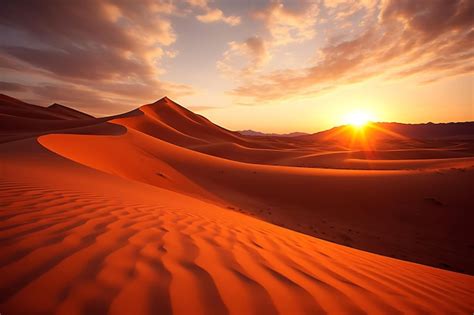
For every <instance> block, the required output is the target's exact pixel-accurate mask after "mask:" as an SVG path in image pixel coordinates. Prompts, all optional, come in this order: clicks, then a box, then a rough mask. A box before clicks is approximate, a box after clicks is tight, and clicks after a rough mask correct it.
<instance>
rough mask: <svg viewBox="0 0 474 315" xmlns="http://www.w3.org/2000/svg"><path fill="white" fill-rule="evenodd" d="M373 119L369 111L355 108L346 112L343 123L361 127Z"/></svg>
mask: <svg viewBox="0 0 474 315" xmlns="http://www.w3.org/2000/svg"><path fill="white" fill-rule="evenodd" d="M373 119H374V116H373V115H372V114H371V113H369V112H367V111H363V110H357V111H353V112H350V113H348V114H347V115H346V116H345V118H344V123H345V124H349V125H352V126H354V127H357V128H361V127H363V126H365V125H367V123H368V122H370V121H371V120H373Z"/></svg>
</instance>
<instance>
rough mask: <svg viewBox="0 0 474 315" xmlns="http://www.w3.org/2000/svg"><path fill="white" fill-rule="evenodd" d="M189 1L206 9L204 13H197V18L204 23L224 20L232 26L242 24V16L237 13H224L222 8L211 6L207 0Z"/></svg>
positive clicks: (203, 9) (194, 5)
mask: <svg viewBox="0 0 474 315" xmlns="http://www.w3.org/2000/svg"><path fill="white" fill-rule="evenodd" d="M187 3H188V4H189V5H191V6H193V7H197V8H199V9H201V10H202V11H204V13H203V14H199V15H196V19H197V20H198V21H200V22H202V23H215V22H224V23H226V24H229V25H231V26H236V25H239V24H240V21H241V19H240V17H239V16H235V15H229V16H226V15H224V12H222V10H220V9H217V8H211V7H210V6H209V3H208V1H207V0H188V1H187Z"/></svg>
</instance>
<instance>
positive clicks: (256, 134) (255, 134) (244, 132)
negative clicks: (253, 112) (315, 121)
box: [237, 129, 309, 137]
mask: <svg viewBox="0 0 474 315" xmlns="http://www.w3.org/2000/svg"><path fill="white" fill-rule="evenodd" d="M237 132H238V133H240V134H241V135H244V136H251V137H299V136H305V135H309V133H306V132H290V133H265V132H260V131H255V130H251V129H247V130H239V131H237Z"/></svg>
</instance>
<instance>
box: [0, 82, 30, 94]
mask: <svg viewBox="0 0 474 315" xmlns="http://www.w3.org/2000/svg"><path fill="white" fill-rule="evenodd" d="M27 90H28V88H27V87H26V86H24V85H23V84H19V83H15V82H5V81H0V91H5V92H24V91H27Z"/></svg>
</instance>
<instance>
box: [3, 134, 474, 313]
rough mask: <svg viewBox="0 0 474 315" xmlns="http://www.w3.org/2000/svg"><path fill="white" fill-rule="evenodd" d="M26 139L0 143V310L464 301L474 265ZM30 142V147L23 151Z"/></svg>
mask: <svg viewBox="0 0 474 315" xmlns="http://www.w3.org/2000/svg"><path fill="white" fill-rule="evenodd" d="M33 141H34V140H22V141H18V142H14V143H11V144H9V148H10V149H11V151H10V152H14V151H16V154H12V153H5V152H2V156H1V157H2V160H3V161H8V162H9V163H8V164H6V165H4V167H3V169H2V178H3V179H2V181H1V184H0V185H1V194H2V196H1V197H2V198H1V200H2V208H3V211H2V221H1V231H2V234H1V235H2V253H3V254H2V259H1V269H0V275H1V277H0V278H1V279H2V281H1V292H2V294H1V295H0V296H1V297H2V300H1V303H2V304H1V309H2V312H6V313H10V314H15V313H21V312H23V313H36V314H39V313H44V314H47V313H53V312H54V313H57V314H76V313H86V314H103V313H107V312H109V313H111V314H131V313H132V314H150V313H159V314H167V313H174V314H190V313H192V314H227V313H229V314H274V313H275V314H276V313H282V314H319V313H325V312H329V313H334V314H341V313H351V314H357V313H371V314H373V313H399V312H405V313H432V314H446V313H453V312H454V313H467V312H470V311H471V309H472V306H473V305H472V302H471V300H470V298H471V297H472V294H473V284H474V280H473V277H472V276H468V275H462V274H458V273H453V272H449V271H443V270H439V269H434V268H431V267H426V266H422V265H418V264H413V263H408V262H403V261H400V260H395V259H391V258H386V257H383V256H378V255H373V254H369V253H366V252H362V251H358V250H354V249H351V248H347V247H343V246H339V245H336V244H332V243H328V242H325V241H322V240H319V239H317V238H313V237H310V236H306V235H304V234H300V233H297V232H294V231H291V230H288V229H284V228H280V227H277V226H275V225H272V224H269V223H266V222H264V221H261V220H257V219H255V218H252V217H249V216H246V215H243V214H240V213H235V212H231V211H228V209H225V208H220V207H217V206H215V205H211V204H209V203H206V202H203V201H200V200H197V199H194V198H190V197H185V196H183V195H180V194H176V193H174V192H171V191H168V190H162V189H159V188H156V187H152V186H148V185H143V184H140V183H136V182H130V181H127V180H121V179H117V178H116V177H114V176H109V175H105V174H103V173H99V172H97V171H93V170H91V169H87V168H84V167H82V166H80V165H78V164H75V163H73V162H69V161H67V160H64V159H62V158H60V157H57V156H55V155H54V154H52V153H50V152H47V151H46V150H44V149H42V148H41V147H39V146H38V145H34V143H32V142H33ZM21 142H23V143H21ZM26 144H28V148H29V149H28V152H29V153H32V152H34V153H35V155H36V158H35V157H32V156H31V155H30V156H26V155H24V154H22V153H23V152H22V151H24V150H25V149H24V148H25V147H27V146H26ZM13 149H15V150H13ZM38 158H39V159H38ZM22 169H23V170H25V171H24V172H21V170H22ZM66 173H67V174H69V175H66ZM71 175H73V176H74V178H71ZM13 177H14V178H16V181H12V180H11V179H12V178H13ZM84 182H87V183H88V184H87V185H84Z"/></svg>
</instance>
